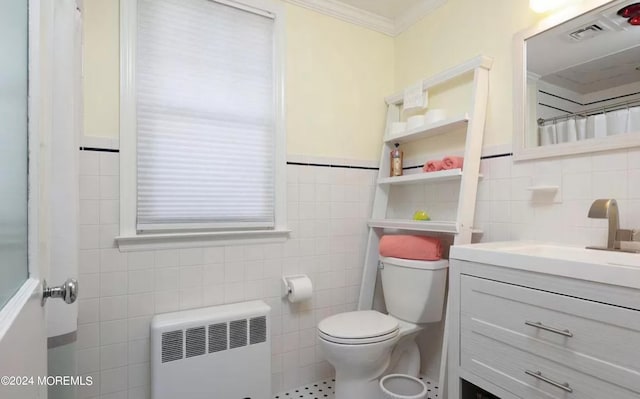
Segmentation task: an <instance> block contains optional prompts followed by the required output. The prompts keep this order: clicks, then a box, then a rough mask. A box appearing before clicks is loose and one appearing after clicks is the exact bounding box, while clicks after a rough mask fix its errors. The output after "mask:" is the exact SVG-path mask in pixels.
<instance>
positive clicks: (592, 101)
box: [514, 0, 640, 159]
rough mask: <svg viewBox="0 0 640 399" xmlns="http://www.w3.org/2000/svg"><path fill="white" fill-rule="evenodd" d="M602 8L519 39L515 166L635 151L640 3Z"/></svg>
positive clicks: (630, 0)
mask: <svg viewBox="0 0 640 399" xmlns="http://www.w3.org/2000/svg"><path fill="white" fill-rule="evenodd" d="M591 3H592V4H593V2H591ZM599 3H600V4H601V5H600V6H599V7H596V8H592V9H584V8H582V9H580V10H576V13H575V14H574V15H573V16H567V17H565V18H564V20H563V21H562V22H561V23H555V24H554V23H553V22H552V21H550V20H546V21H543V22H542V23H541V24H540V25H539V26H537V27H536V28H534V29H531V30H528V31H526V32H523V33H521V34H519V35H517V36H516V39H515V40H516V43H515V44H516V62H515V64H516V70H515V74H514V76H515V78H516V82H515V85H514V90H515V91H514V93H515V99H514V100H515V101H514V103H515V104H516V117H515V121H516V126H515V137H514V156H515V157H516V159H533V158H543V157H552V156H560V155H568V154H578V153H585V152H595V151H604V150H610V149H615V148H626V147H630V146H638V145H640V0H635V1H634V0H616V1H607V2H602V1H601V2H599ZM602 3H605V4H604V5H602Z"/></svg>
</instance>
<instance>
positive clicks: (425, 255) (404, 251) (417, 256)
mask: <svg viewBox="0 0 640 399" xmlns="http://www.w3.org/2000/svg"><path fill="white" fill-rule="evenodd" d="M380 255H382V256H390V257H392V258H402V259H413V260H440V259H442V243H441V242H440V240H439V239H437V238H433V237H425V236H409V235H390V236H383V237H382V238H381V239H380Z"/></svg>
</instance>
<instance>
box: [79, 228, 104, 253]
mask: <svg viewBox="0 0 640 399" xmlns="http://www.w3.org/2000/svg"><path fill="white" fill-rule="evenodd" d="M78 234H79V238H78V247H79V248H80V249H96V248H99V247H100V234H99V226H98V225H83V226H79V227H78Z"/></svg>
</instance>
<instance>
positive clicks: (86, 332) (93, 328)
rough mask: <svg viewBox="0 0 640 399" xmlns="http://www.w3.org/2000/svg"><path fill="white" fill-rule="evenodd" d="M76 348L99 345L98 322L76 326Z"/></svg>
mask: <svg viewBox="0 0 640 399" xmlns="http://www.w3.org/2000/svg"><path fill="white" fill-rule="evenodd" d="M76 345H77V348H78V349H86V348H94V347H97V346H99V345H100V327H99V324H98V323H91V324H82V325H79V326H78V340H77V344H76Z"/></svg>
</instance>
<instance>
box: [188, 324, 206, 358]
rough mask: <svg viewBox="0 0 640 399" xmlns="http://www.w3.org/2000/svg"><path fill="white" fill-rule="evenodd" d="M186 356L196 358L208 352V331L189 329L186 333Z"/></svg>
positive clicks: (197, 328) (199, 328) (202, 328)
mask: <svg viewBox="0 0 640 399" xmlns="http://www.w3.org/2000/svg"><path fill="white" fill-rule="evenodd" d="M186 340H187V342H186V345H185V349H186V351H185V352H186V355H187V357H194V356H200V355H204V354H205V352H206V342H207V341H206V331H205V329H204V327H196V328H189V329H188V330H187V332H186Z"/></svg>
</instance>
